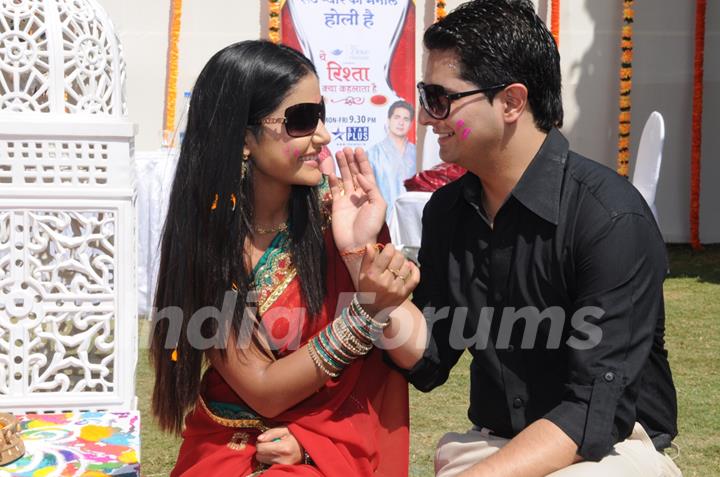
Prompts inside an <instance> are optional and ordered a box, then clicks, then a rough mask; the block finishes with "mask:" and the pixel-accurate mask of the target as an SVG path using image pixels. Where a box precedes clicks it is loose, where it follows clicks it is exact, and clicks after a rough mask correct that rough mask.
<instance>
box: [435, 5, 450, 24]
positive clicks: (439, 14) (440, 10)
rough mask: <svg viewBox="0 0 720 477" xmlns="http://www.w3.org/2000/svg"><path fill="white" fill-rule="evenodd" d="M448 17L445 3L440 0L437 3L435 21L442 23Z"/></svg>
mask: <svg viewBox="0 0 720 477" xmlns="http://www.w3.org/2000/svg"><path fill="white" fill-rule="evenodd" d="M446 16H447V10H445V1H444V0H438V1H437V2H435V21H436V22H437V21H440V20H442V19H443V18H445V17H446Z"/></svg>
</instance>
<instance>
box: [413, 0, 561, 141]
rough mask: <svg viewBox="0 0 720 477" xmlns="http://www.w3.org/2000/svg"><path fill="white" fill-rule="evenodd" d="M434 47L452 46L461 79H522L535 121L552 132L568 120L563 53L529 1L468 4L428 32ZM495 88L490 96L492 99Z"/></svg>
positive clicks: (507, 81) (505, 81) (490, 0)
mask: <svg viewBox="0 0 720 477" xmlns="http://www.w3.org/2000/svg"><path fill="white" fill-rule="evenodd" d="M423 42H424V44H425V48H427V49H428V50H452V51H454V52H455V53H456V54H457V55H458V58H459V59H460V78H462V79H464V80H466V81H469V82H471V83H473V84H475V85H477V86H478V87H479V88H484V87H488V86H492V85H496V84H510V83H522V84H524V85H525V87H527V89H528V102H529V103H530V110H531V111H532V114H533V117H534V118H535V125H536V126H537V127H538V128H539V129H541V130H543V131H545V132H547V131H549V130H550V129H551V128H553V127H561V126H562V123H563V107H562V97H561V94H560V90H561V78H560V54H559V53H558V49H557V45H556V44H555V40H554V39H553V37H552V34H551V33H550V32H549V31H548V29H547V27H546V26H545V23H544V22H543V21H542V20H541V19H540V18H539V17H538V16H537V15H536V14H535V10H534V8H533V5H532V3H531V2H530V1H528V0H473V1H470V2H467V3H463V4H462V5H460V6H459V7H458V8H456V9H455V10H453V11H452V12H451V13H450V14H448V16H446V17H445V18H444V19H442V20H440V21H439V22H437V23H435V24H434V25H432V26H430V28H428V29H427V30H426V31H425V36H424V38H423ZM494 94H495V92H488V93H486V96H487V97H488V99H489V100H490V101H491V102H492V99H493V97H494Z"/></svg>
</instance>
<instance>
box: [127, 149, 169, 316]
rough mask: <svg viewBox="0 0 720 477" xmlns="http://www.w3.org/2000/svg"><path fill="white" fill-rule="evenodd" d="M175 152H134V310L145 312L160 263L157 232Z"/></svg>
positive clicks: (159, 233)
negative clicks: (136, 263) (135, 259)
mask: <svg viewBox="0 0 720 477" xmlns="http://www.w3.org/2000/svg"><path fill="white" fill-rule="evenodd" d="M176 166H177V154H176V153H175V152H174V151H172V150H158V151H150V152H138V153H136V154H135V173H136V177H137V182H136V188H137V216H138V232H137V235H138V267H137V273H138V277H137V284H138V314H140V315H148V314H149V311H150V308H151V307H152V301H153V296H154V294H155V282H156V280H157V270H158V266H159V265H160V235H161V234H162V229H163V226H164V225H165V215H166V214H167V206H168V199H169V198H170V190H171V189H172V181H173V178H174V177H175V167H176Z"/></svg>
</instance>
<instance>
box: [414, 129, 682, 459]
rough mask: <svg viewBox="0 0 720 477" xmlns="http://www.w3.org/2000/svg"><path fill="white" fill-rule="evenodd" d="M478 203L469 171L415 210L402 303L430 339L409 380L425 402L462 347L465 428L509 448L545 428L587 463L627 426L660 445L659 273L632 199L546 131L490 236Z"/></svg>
mask: <svg viewBox="0 0 720 477" xmlns="http://www.w3.org/2000/svg"><path fill="white" fill-rule="evenodd" d="M481 195H482V185H481V182H480V180H479V179H478V177H477V176H475V175H473V174H472V173H468V174H466V175H465V176H463V177H462V178H460V179H459V180H457V181H455V182H453V183H451V184H448V185H447V186H445V187H443V188H442V189H440V190H438V191H437V192H436V193H435V194H433V196H432V198H431V199H430V201H429V203H428V204H427V206H426V208H425V211H424V214H423V237H422V247H421V249H420V255H419V261H420V265H421V275H422V278H421V281H420V285H419V286H418V288H417V289H416V290H415V293H414V302H415V304H416V305H417V306H418V307H419V308H420V309H421V310H424V311H425V316H426V320H427V321H428V325H429V326H430V327H431V329H430V334H431V336H430V341H429V343H428V348H427V350H426V352H425V355H424V357H423V359H422V360H421V361H420V362H418V363H417V364H416V365H415V367H414V368H413V369H412V370H410V371H409V372H408V373H407V376H408V379H409V380H410V381H411V382H412V383H413V384H414V385H415V387H417V388H418V389H420V390H421V391H430V390H431V389H433V388H435V387H436V386H439V385H441V384H443V383H444V382H445V381H446V380H447V377H448V374H449V372H450V369H451V368H452V367H453V366H454V365H455V363H456V362H457V361H458V359H459V358H460V356H461V355H462V353H463V352H464V350H466V349H467V350H469V351H470V353H472V356H473V359H472V364H471V369H470V376H471V383H470V409H469V411H468V416H469V418H470V420H471V421H472V422H473V423H474V424H475V425H477V426H482V427H486V428H488V429H491V430H492V431H493V432H494V433H495V434H497V435H499V436H503V437H508V438H510V437H513V436H515V435H516V434H518V433H519V432H520V431H522V430H523V429H524V428H526V427H527V426H528V425H530V424H531V423H532V422H533V421H535V420H537V419H540V418H545V419H548V420H550V421H551V422H553V423H555V424H556V425H557V426H559V427H560V428H561V429H562V430H563V431H564V432H565V433H566V434H567V435H568V436H569V437H570V438H572V439H573V440H574V441H575V443H576V444H577V445H578V447H579V451H578V452H579V454H580V455H581V456H582V457H584V458H586V459H588V460H599V459H601V458H602V457H604V456H605V455H607V453H608V452H609V451H610V450H611V448H612V446H613V445H614V444H615V443H616V442H619V441H621V440H623V439H625V438H626V437H628V436H629V435H630V433H631V432H632V428H633V425H634V423H635V422H636V421H639V422H640V423H641V424H642V425H643V426H644V427H645V429H646V430H647V431H648V433H649V434H650V436H651V437H652V438H653V441H654V443H655V445H656V447H657V448H664V447H667V446H668V445H669V444H670V441H671V440H672V438H673V437H675V435H676V434H677V426H676V420H677V404H676V396H675V388H674V386H673V382H672V376H671V374H670V367H669V365H668V361H667V352H666V351H665V349H664V337H663V335H664V321H665V314H664V304H663V294H662V284H663V280H664V278H665V275H666V272H667V268H668V263H667V255H666V249H665V244H664V243H663V240H662V237H661V235H660V232H659V230H658V228H657V225H656V223H655V221H654V219H653V216H652V213H651V212H650V209H649V208H648V206H647V204H646V203H645V202H644V200H643V199H642V197H641V196H640V194H639V193H638V192H637V191H636V190H635V189H634V188H633V186H632V185H631V184H630V183H628V181H627V180H626V179H624V178H622V177H620V176H619V175H617V174H616V173H615V172H614V171H612V170H610V169H608V168H606V167H604V166H602V165H600V164H597V163H595V162H593V161H591V160H589V159H586V158H583V157H581V156H579V155H578V154H575V153H574V152H572V151H569V150H568V143H567V140H566V139H565V138H564V137H563V136H562V134H561V133H560V132H559V131H557V130H552V131H551V132H550V133H549V134H548V137H547V139H546V140H545V142H544V144H543V145H542V147H541V149H540V150H539V152H538V153H537V155H536V156H535V158H534V159H533V161H532V162H531V163H530V165H529V167H528V168H527V170H526V171H525V173H524V174H523V176H522V177H521V179H520V181H519V182H518V184H517V185H516V186H515V188H514V189H513V191H512V193H511V194H510V196H509V197H508V199H507V200H506V202H505V203H504V204H503V205H502V207H501V208H500V210H499V211H498V213H497V215H496V217H495V219H494V224H493V226H492V227H491V225H490V222H489V221H488V219H487V217H486V215H485V213H484V211H483V208H482V203H481V200H480V198H481Z"/></svg>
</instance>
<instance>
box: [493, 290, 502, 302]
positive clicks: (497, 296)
mask: <svg viewBox="0 0 720 477" xmlns="http://www.w3.org/2000/svg"><path fill="white" fill-rule="evenodd" d="M493 298H495V301H496V302H500V301H502V299H503V296H502V293H500V292H499V291H496V292H495V293H494V294H493Z"/></svg>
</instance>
